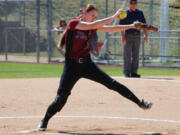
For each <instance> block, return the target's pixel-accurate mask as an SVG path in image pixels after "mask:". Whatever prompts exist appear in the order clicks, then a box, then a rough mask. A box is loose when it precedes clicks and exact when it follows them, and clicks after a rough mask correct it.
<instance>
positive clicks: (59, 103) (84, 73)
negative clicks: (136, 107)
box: [45, 61, 140, 120]
mask: <svg viewBox="0 0 180 135" xmlns="http://www.w3.org/2000/svg"><path fill="white" fill-rule="evenodd" d="M80 78H87V79H90V80H93V81H95V82H98V83H101V84H103V85H104V86H106V87H107V88H109V89H111V90H114V91H116V92H118V93H119V94H121V95H122V96H124V97H126V98H128V99H130V100H131V101H133V102H135V103H136V104H139V102H140V101H139V99H138V98H137V97H136V96H135V95H134V94H133V93H132V92H131V91H130V90H129V89H128V88H127V87H125V86H124V85H122V84H120V83H119V82H117V81H116V80H114V79H113V78H111V77H110V76H108V75H107V74H106V73H105V72H104V71H102V70H101V69H100V68H98V67H97V66H96V64H95V63H93V62H92V61H89V62H87V63H81V64H79V63H76V62H67V63H65V66H64V71H63V74H62V76H61V80H60V85H59V88H58V91H57V96H56V98H55V100H54V101H53V103H52V104H51V105H50V106H49V107H48V109H47V112H46V115H45V119H46V120H49V119H50V118H51V117H52V116H53V115H54V114H55V113H56V112H58V111H60V110H61V109H62V107H63V106H64V105H65V103H66V101H67V99H68V96H69V95H70V94H71V90H72V88H73V86H74V85H75V83H76V82H77V81H78V80H79V79H80Z"/></svg>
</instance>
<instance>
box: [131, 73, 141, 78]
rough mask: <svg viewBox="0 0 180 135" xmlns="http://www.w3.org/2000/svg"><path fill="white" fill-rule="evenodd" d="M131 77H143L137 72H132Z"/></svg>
mask: <svg viewBox="0 0 180 135" xmlns="http://www.w3.org/2000/svg"><path fill="white" fill-rule="evenodd" d="M131 77H134V78H140V77H141V75H139V74H136V73H132V74H131Z"/></svg>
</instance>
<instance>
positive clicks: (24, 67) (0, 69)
mask: <svg viewBox="0 0 180 135" xmlns="http://www.w3.org/2000/svg"><path fill="white" fill-rule="evenodd" d="M101 68H102V69H103V70H104V71H105V72H106V73H107V74H109V75H110V76H122V75H123V74H122V67H113V68H112V67H104V66H102V67H101ZM62 70H63V65H58V64H25V63H0V78H38V77H39V78H41V77H60V76H61V74H62ZM139 73H140V74H141V75H143V76H180V70H179V69H149V68H140V69H139Z"/></svg>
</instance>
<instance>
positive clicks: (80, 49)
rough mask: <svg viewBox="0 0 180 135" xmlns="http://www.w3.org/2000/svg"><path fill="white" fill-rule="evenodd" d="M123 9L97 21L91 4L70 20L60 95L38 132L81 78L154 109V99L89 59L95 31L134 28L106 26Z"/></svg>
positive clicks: (63, 43) (62, 41) (65, 36)
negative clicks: (142, 97) (137, 92)
mask: <svg viewBox="0 0 180 135" xmlns="http://www.w3.org/2000/svg"><path fill="white" fill-rule="evenodd" d="M121 11H122V9H119V10H118V11H117V12H116V13H115V14H114V15H113V16H110V17H107V18H104V19H101V20H96V21H95V19H96V17H97V16H98V10H97V8H96V7H95V6H94V5H90V4H88V5H87V6H86V7H85V8H84V10H83V11H82V14H81V15H80V17H79V18H76V19H71V20H70V21H69V23H68V25H67V27H66V30H65V32H64V33H63V35H62V37H61V39H60V42H59V45H58V48H59V49H62V47H63V46H65V50H66V52H65V65H64V70H63V73H62V76H61V80H60V84H59V88H58V91H57V95H56V97H55V99H54V101H53V102H52V103H51V104H50V105H49V107H48V108H47V111H46V114H45V116H44V118H43V119H42V120H41V122H40V124H39V126H38V130H39V131H45V130H46V128H47V125H48V121H49V120H50V118H52V116H54V115H55V114H56V113H57V112H59V111H61V109H62V108H63V106H64V105H65V103H66V101H67V99H68V97H69V95H70V94H71V90H72V88H73V86H74V85H75V83H76V82H77V81H78V80H79V79H80V78H87V79H90V80H93V81H96V82H98V83H101V84H103V85H104V86H106V87H107V88H109V89H111V90H114V91H116V92H118V93H119V94H120V95H122V96H124V97H126V98H127V99H129V100H131V101H132V102H134V103H135V104H137V105H138V106H139V107H140V108H142V109H150V108H151V106H152V103H151V102H145V101H144V100H140V99H138V98H137V97H136V96H135V95H134V94H133V93H132V92H131V91H130V90H129V89H128V88H127V87H126V86H124V85H122V84H120V83H119V82H117V81H116V80H114V79H113V78H111V77H110V76H108V75H107V74H106V73H105V72H104V71H102V70H101V69H100V68H98V67H97V65H96V64H95V63H94V62H93V61H92V60H91V58H90V43H91V40H92V36H93V34H96V32H120V31H124V30H126V29H129V28H135V25H134V24H131V25H123V26H121V25H116V26H106V24H109V23H110V22H112V21H113V20H115V19H119V18H118V15H119V13H120V12H121Z"/></svg>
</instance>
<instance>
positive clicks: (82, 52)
mask: <svg viewBox="0 0 180 135" xmlns="http://www.w3.org/2000/svg"><path fill="white" fill-rule="evenodd" d="M79 22H80V19H71V20H70V21H69V23H68V26H67V33H69V32H70V33H73V37H71V40H73V42H71V43H72V47H71V48H72V49H71V52H70V55H69V56H70V58H71V59H78V58H84V57H87V56H90V53H89V52H90V42H91V40H92V35H93V34H95V33H96V30H77V29H75V27H76V25H77V24H78V23H79ZM66 37H67V35H66ZM66 40H69V39H68V38H66ZM67 45H68V46H69V44H67Z"/></svg>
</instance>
